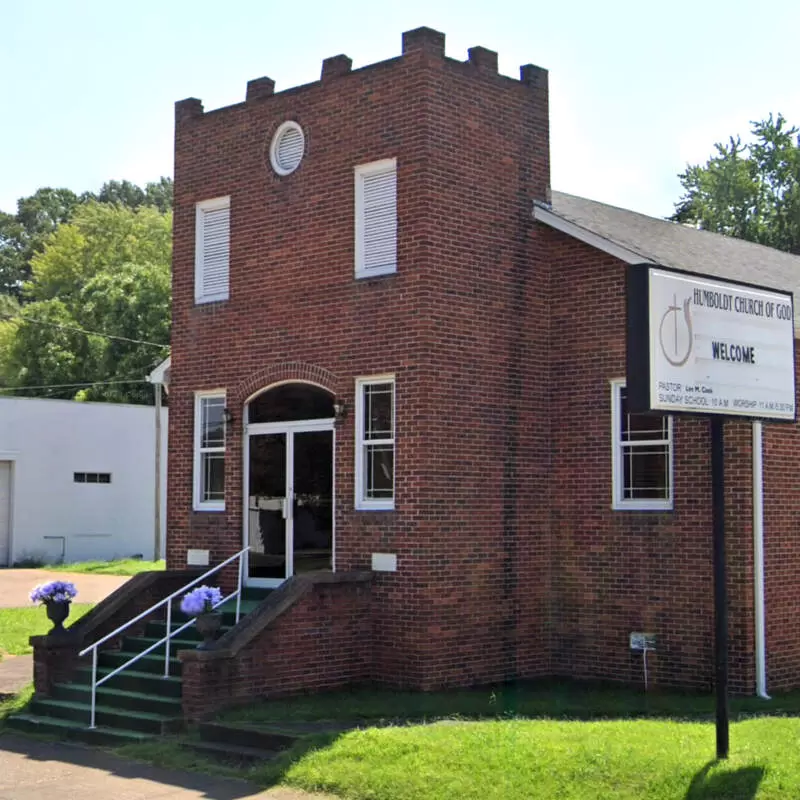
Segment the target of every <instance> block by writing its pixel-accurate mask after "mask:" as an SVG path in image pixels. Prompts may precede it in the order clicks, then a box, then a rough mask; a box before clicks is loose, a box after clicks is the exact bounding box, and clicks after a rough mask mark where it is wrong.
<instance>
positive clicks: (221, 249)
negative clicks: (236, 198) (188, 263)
mask: <svg viewBox="0 0 800 800" xmlns="http://www.w3.org/2000/svg"><path fill="white" fill-rule="evenodd" d="M230 221H231V199H230V197H217V198H214V199H213V200H204V201H203V202H202V203H198V204H197V206H196V208H195V256H194V300H195V302H196V303H213V302H215V301H218V300H227V299H228V297H229V294H230V247H231V226H230Z"/></svg>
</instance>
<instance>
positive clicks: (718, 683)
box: [711, 417, 730, 759]
mask: <svg viewBox="0 0 800 800" xmlns="http://www.w3.org/2000/svg"><path fill="white" fill-rule="evenodd" d="M711 518H712V524H713V528H714V659H715V677H716V680H715V682H714V684H715V687H714V688H715V691H716V700H717V758H718V759H722V758H727V757H728V749H729V741H730V737H729V715H728V585H727V570H726V562H725V439H724V419H723V418H722V417H712V418H711Z"/></svg>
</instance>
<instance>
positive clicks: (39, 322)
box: [0, 312, 169, 348]
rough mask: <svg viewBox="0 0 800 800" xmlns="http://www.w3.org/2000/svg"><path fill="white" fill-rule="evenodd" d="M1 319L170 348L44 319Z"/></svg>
mask: <svg viewBox="0 0 800 800" xmlns="http://www.w3.org/2000/svg"><path fill="white" fill-rule="evenodd" d="M0 319H7V320H9V321H10V322H29V323H31V324H33V325H47V326H49V327H51V328H58V329H59V330H62V331H73V332H74V333H85V334H86V335H87V336H100V337H102V338H103V339H116V340H117V341H120V342H130V343H131V344H144V345H147V346H148V347H161V348H168V347H169V345H168V344H158V343H157V342H147V341H145V340H144V339H129V338H128V337H127V336H115V335H114V334H113V333H100V332H99V331H87V330H84V329H83V328H73V327H72V326H71V325H61V324H59V323H58V322H45V320H43V319H31V318H30V317H23V316H20V315H19V314H4V313H2V312H0Z"/></svg>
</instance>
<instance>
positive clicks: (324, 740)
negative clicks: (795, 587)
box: [121, 681, 800, 800]
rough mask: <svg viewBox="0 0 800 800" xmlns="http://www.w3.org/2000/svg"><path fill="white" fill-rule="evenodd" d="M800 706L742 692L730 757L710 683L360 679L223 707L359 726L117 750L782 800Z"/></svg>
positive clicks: (297, 780)
mask: <svg viewBox="0 0 800 800" xmlns="http://www.w3.org/2000/svg"><path fill="white" fill-rule="evenodd" d="M798 712H800V692H794V693H791V694H786V695H782V696H778V697H776V698H775V699H773V700H772V701H769V702H765V701H763V700H759V699H755V698H739V699H734V700H733V701H732V718H733V719H734V720H735V721H734V722H733V724H732V725H731V757H730V759H729V760H728V761H725V762H720V763H716V762H715V760H714V752H715V733H714V724H713V721H712V720H713V713H714V699H713V697H712V696H711V695H700V694H685V693H651V694H644V693H643V692H640V691H636V690H632V689H625V688H620V687H616V686H614V687H609V686H590V685H582V684H574V683H560V682H555V681H548V682H536V683H529V684H523V683H520V684H517V685H514V686H503V687H495V688H493V689H486V688H484V689H473V690H455V691H446V692H432V693H415V692H396V691H390V690H377V689H363V690H354V691H348V692H333V693H330V694H322V695H315V696H306V697H297V698H289V699H286V700H269V701H266V702H262V703H258V704H250V705H248V706H247V707H245V708H241V709H237V710H231V711H227V712H225V713H223V714H221V715H218V717H217V718H218V719H220V720H223V721H229V722H233V721H237V722H239V723H244V724H249V725H255V726H258V727H266V728H270V727H271V728H281V727H283V728H285V729H291V728H292V725H293V724H295V723H301V722H303V723H308V722H322V721H334V722H335V723H337V724H342V725H347V724H350V725H352V726H353V727H354V729H353V730H350V731H347V732H344V733H336V732H333V733H331V732H325V731H323V730H320V732H318V733H316V734H313V735H311V736H309V737H307V738H304V739H301V740H299V741H298V743H297V744H296V745H295V746H294V747H293V748H292V749H291V750H289V751H287V752H285V753H284V754H282V755H281V756H280V757H279V758H278V759H277V760H276V761H274V762H271V763H266V764H263V765H261V766H257V767H253V768H250V769H234V768H232V767H223V766H220V765H216V764H212V763H210V762H208V761H207V760H205V759H203V758H202V757H200V756H197V755H195V754H191V753H188V752H187V751H185V750H180V749H179V748H178V747H177V746H175V745H173V744H170V743H164V742H161V743H158V745H153V744H145V745H132V746H129V747H128V748H124V749H123V750H122V751H121V752H122V753H123V754H125V755H128V756H131V757H134V758H142V759H144V760H147V761H151V762H154V763H158V764H161V765H164V766H171V767H183V768H189V769H199V770H203V771H207V772H214V773H217V774H227V775H236V776H238V777H243V778H247V779H249V780H251V781H253V782H255V783H257V784H259V785H260V786H264V787H266V786H271V785H273V784H275V783H282V784H286V785H289V786H293V787H296V788H300V789H305V790H307V791H312V792H313V791H323V792H329V793H332V794H334V795H336V796H337V797H341V798H347V800H450V798H458V800H470V799H471V798H476V799H477V800H493V798H497V800H501V799H502V800H517V798H519V799H520V800H527V798H534V799H535V798H542V800H545V799H546V800H550V798H558V800H579V799H580V800H606V799H608V800H615V799H617V798H618V799H619V800H634V798H635V799H636V800H639V798H641V799H642V800H647V799H648V798H654V800H704V799H705V798H726V799H727V800H779V799H780V800H783V799H784V798H787V800H788V798H800V718H797V717H796V716H788V715H791V714H793V713H794V714H797V713H798ZM410 720H425V722H424V723H423V724H416V723H413V722H410ZM298 727H304V726H298ZM320 727H321V728H324V725H321V726H320Z"/></svg>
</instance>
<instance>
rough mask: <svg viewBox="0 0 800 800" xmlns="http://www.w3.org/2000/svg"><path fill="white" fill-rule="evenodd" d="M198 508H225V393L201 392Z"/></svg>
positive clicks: (198, 402) (197, 447)
mask: <svg viewBox="0 0 800 800" xmlns="http://www.w3.org/2000/svg"><path fill="white" fill-rule="evenodd" d="M194 508H195V510H196V511H224V510H225V393H224V392H199V393H198V394H197V395H195V406H194Z"/></svg>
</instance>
